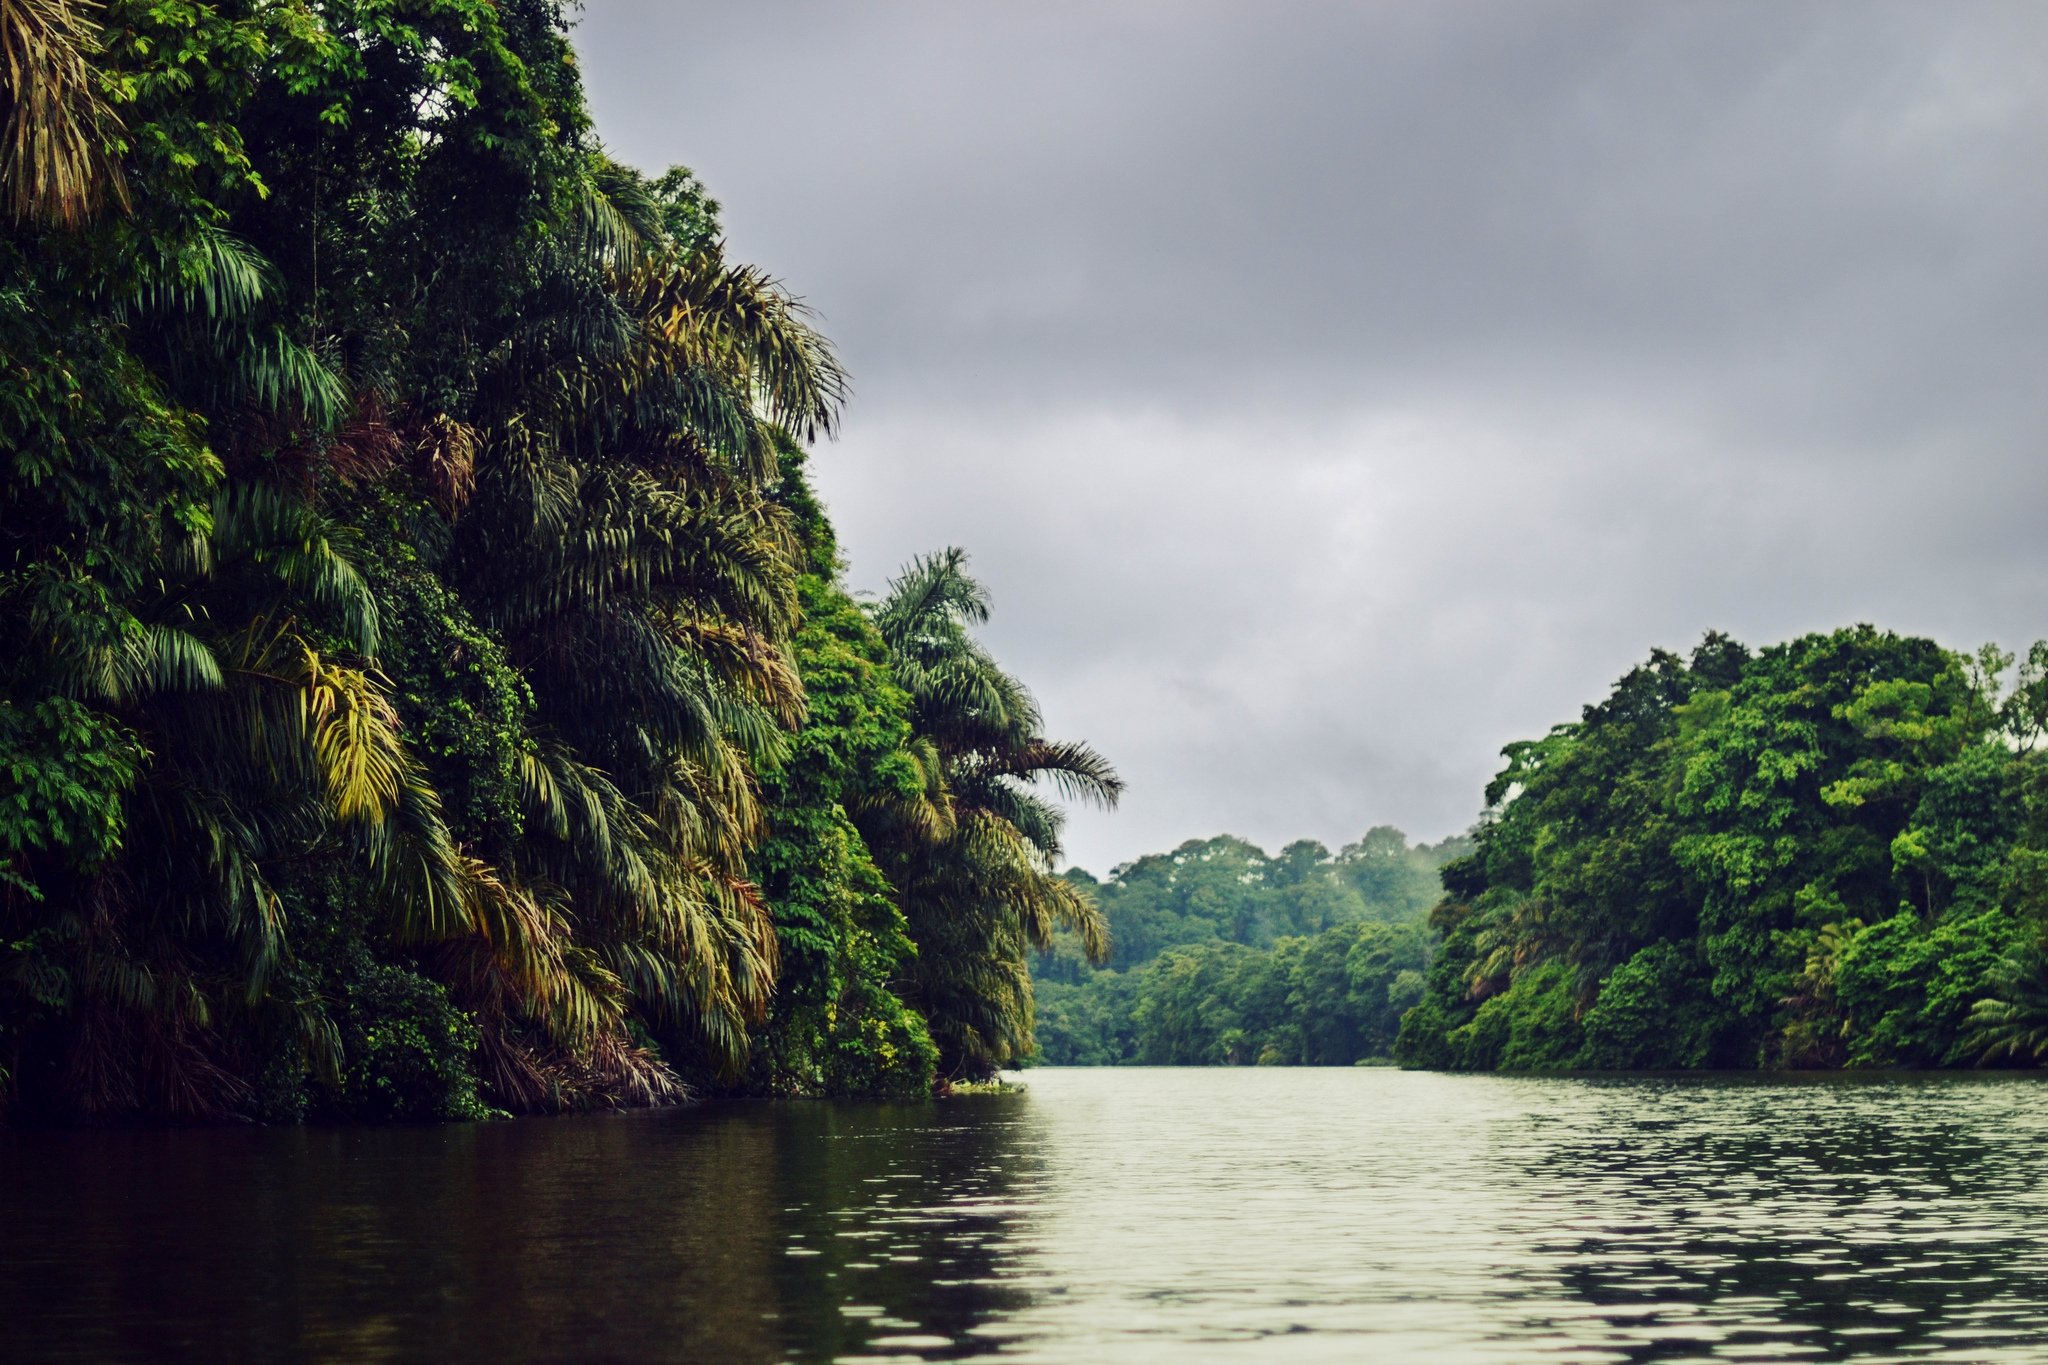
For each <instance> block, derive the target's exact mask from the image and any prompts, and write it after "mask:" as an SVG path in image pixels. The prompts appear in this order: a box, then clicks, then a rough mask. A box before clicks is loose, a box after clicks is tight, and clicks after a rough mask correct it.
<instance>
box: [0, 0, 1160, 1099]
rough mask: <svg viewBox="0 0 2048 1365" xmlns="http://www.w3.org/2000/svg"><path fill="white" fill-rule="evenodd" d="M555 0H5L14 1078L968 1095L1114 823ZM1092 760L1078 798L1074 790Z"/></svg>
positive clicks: (177, 1094) (473, 1089) (780, 294)
mask: <svg viewBox="0 0 2048 1365" xmlns="http://www.w3.org/2000/svg"><path fill="white" fill-rule="evenodd" d="M568 8H569V7H567V6H565V5H564V4H562V3H559V0H282V2H280V0H223V2H222V3H217V4H206V5H164V4H156V3H142V2H141V0H108V3H106V4H104V5H88V4H85V3H82V0H0V48H4V56H5V61H4V62H0V80H4V81H5V85H4V92H0V93H4V104H0V198H4V204H0V362H4V363H0V457H4V459H5V460H6V472H5V477H4V480H0V542H4V550H0V628H4V630H5V632H6V636H7V639H8V642H9V643H8V648H7V650H6V651H5V652H4V656H0V1113H5V1114H9V1115H13V1116H16V1117H33V1118H38V1119H51V1120H80V1119H86V1120H104V1119H112V1118H120V1117H185V1118H222V1117H230V1116H240V1117H255V1118H265V1119H284V1120H291V1119H299V1118H306V1117H355V1118H397V1117H423V1118H425V1117H459V1116H475V1115H480V1114H485V1113H489V1112H494V1111H514V1112H532V1111H547V1110H560V1109H569V1108H579V1107H588V1106H595V1105H620V1104H644V1103H654V1102H660V1101H663V1100H666V1099H671V1098H674V1097H677V1096H679V1095H681V1094H683V1093H684V1092H685V1090H686V1089H688V1088H695V1089H698V1090H712V1091H732V1090H739V1091H750V1092H757V1093H778V1094H786V1093H811V1094H845V1093H900V1094H920V1093H925V1092H927V1091H928V1090H929V1089H931V1088H932V1086H933V1085H934V1083H935V1080H942V1079H944V1078H947V1077H963V1076H978V1075H984V1074H987V1073H988V1072H990V1071H991V1070H992V1069H993V1068H995V1067H996V1066H998V1065H1000V1064H1003V1063H1005V1062H1008V1061H1010V1060H1013V1059H1014V1058H1016V1057H1018V1056H1020V1055H1021V1054H1023V1053H1024V1052H1026V1051H1028V1050H1029V1048H1030V1047H1031V1041H1032V1034H1031V1024H1032V1014H1033V1011H1032V1002H1031V983H1030V979H1029V975H1028V972H1027V969H1026V964H1025V957H1026V953H1027V952H1028V951H1029V950H1030V949H1031V948H1032V947H1033V946H1034V945H1039V944H1046V943H1049V942H1050V941H1051V937H1052V935H1053V933H1054V931H1055V930H1065V931H1068V932H1071V933H1072V934H1073V935H1074V936H1075V938H1076V941H1077V942H1078V943H1080V944H1081V945H1082V950H1083V952H1084V953H1087V954H1094V955H1096V956H1100V955H1101V954H1103V953H1104V952H1105V951H1106V941H1105V935H1104V929H1103V924H1102V920H1101V917H1100V914H1099V912H1098V911H1097V909H1096V907H1095V906H1094V905H1093V903H1092V901H1091V900H1090V896H1089V893H1088V890H1087V888H1085V887H1083V886H1080V885H1077V884H1075V883H1073V882H1070V881H1068V880H1065V879H1063V878H1060V877H1058V876H1055V875H1054V873H1053V868H1054V866H1055V862H1054V860H1055V858H1056V857H1057V855H1058V850H1059V835H1060V813H1059V810H1058V808H1057V807H1056V806H1055V805H1054V804H1053V803H1052V802H1051V801H1050V800H1049V799H1048V796H1049V794H1050V793H1051V792H1053V791H1057V792H1059V793H1063V794H1065V795H1068V796H1078V797H1081V798H1085V799H1094V800H1100V801H1103V802H1113V801H1114V800H1115V798H1116V795H1117V793H1118V791H1119V790H1120V783H1119V781H1118V779H1117V777H1116V774H1115V773H1114V772H1113V771H1112V769H1111V768H1110V767H1109V765H1108V764H1107V763H1106V762H1105V761H1104V760H1103V759H1102V758H1101V756H1099V755H1098V754H1096V753H1095V752H1093V751H1092V750H1090V749H1088V748H1087V747H1086V746H1083V745H1078V744H1071V743H1064V742H1059V741H1055V740H1052V739H1049V738H1047V737H1046V736H1045V735H1044V734H1043V733H1042V725H1041V721H1040V717H1039V714H1038V711H1037V709H1036V707H1035V706H1034V704H1033V703H1032V700H1031V698H1030V695H1029V693H1028V692H1027V691H1026V690H1025V689H1024V687H1023V686H1022V685H1020V684H1019V682H1018V681H1017V680H1016V679H1014V678H1013V677H1011V676H1010V675H1009V674H1007V673H1006V672H1004V671H1003V669H1002V668H1001V667H999V666H998V664H997V663H996V662H995V661H994V660H993V659H991V658H990V657H989V656H988V654H987V653H986V652H985V651H984V650H983V649H982V648H981V646H980V645H979V644H978V643H977V641H976V640H975V637H974V629H975V627H976V626H977V625H978V623H980V622H981V621H982V620H983V619H984V618H985V617H986V614H987V610H988V603H987V600H986V597H985V594H984V593H983V592H982V590H981V588H980V587H979V586H978V585H977V584H976V583H975V581H974V580H973V579H972V578H971V577H970V576H969V574H968V573H967V572H966V569H965V565H964V559H963V556H962V555H961V554H960V553H959V552H958V551H945V552H942V553H939V554H936V555H933V556H930V557H927V558H923V559H920V560H918V561H916V562H914V563H913V564H911V565H909V566H907V567H906V568H905V570H904V571H903V573H902V574H901V575H900V576H899V577H898V578H897V579H895V580H894V581H893V583H892V584H891V587H890V590H889V591H888V592H887V593H886V594H885V595H884V596H883V597H882V598H881V599H880V600H879V601H875V602H872V603H862V602H858V601H856V600H855V599H854V598H853V597H852V596H851V595H850V594H849V593H848V591H847V588H846V586H845V583H844V576H843V572H842V566H841V562H840V559H839V555H838V546H837V544H836V541H835V538H834V536H833V532H832V528H831V526H830V524H829V521H828V520H827V518H826V516H825V514H824V512H823V511H822V509H821V508H820V507H819V505H818V503H817V501H816V499H815V498H814V497H813V495H812V493H811V491H810V487H809V484H808V482H807V478H806V461H807V459H808V454H807V448H808V447H809V446H810V445H811V444H812V443H814V442H815V441H817V440H818V439H819V438H821V437H823V436H826V435H828V434H829V433H830V432H831V431H832V430H833V429H834V427H835V425H836V423H837V422H838V420H839V415H840V411H841V408H842V406H843V404H844V402H845V400H846V398H847V393H848V384H847V379H846V376H845V374H844V373H843V371H842V370H841V368H840V365H839V363H838V360H837V358H836V357H835V355H834V353H833V350H832V348H831V347H830V345H829V344H828V343H827V341H826V339H825V338H824V336H823V335H822V334H821V333H820V332H819V331H818V329H817V328H816V326H815V325H814V322H813V320H812V318H811V317H810V315H809V314H808V313H807V312H806V310H805V309H804V307H803V305H802V303H801V301H800V300H799V299H798V298H797V297H795V296H794V295H792V294H791V293H790V292H789V291H788V290H787V289H786V288H784V287H783V286H782V285H781V284H779V283H778V282H776V281H775V280H774V279H772V278H771V277H769V276H768V275H767V274H765V273H764V272H763V271H761V270H760V269H758V268H756V267H754V266H751V265H747V264H744V263H741V262H737V261H734V260H731V259H729V258H728V256H727V254H726V251H725V248H724V246H723V242H722V237H721V232H720V227H719V205H718V204H717V202H716V201H715V200H714V199H712V198H711V197H710V196H709V195H708V194H707V193H706V191H705V189H704V187H703V186H702V185H701V184H700V183H699V182H698V181H697V179H696V178H695V177H694V176H693V175H692V174H691V173H690V172H689V171H688V170H686V169H684V168H681V167H676V168H671V169H669V170H667V171H665V172H663V173H661V174H659V175H649V174H644V173H642V172H641V171H639V170H636V169H635V168H633V167H630V166H627V165H624V164H622V163H620V162H618V161H617V160H615V159H613V158H612V157H610V156H609V155H608V154H607V153H606V152H605V149H604V147H603V145H602V143H601V142H600V141H599V139H598V137H597V134H596V131H595V130H594V128H593V127H592V123H591V119H590V116H589V113H588V110H587V107H586V105H585V101H584V96H583V91H582V87H581V83H580V79H579V76H578V72H577V66H576V61H575V56H574V52H573V50H572V46H571V42H570V32H569V25H568V22H567V10H568ZM1048 783H1050V784H1051V786H1050V787H1049V786H1048V785H1047V784H1048Z"/></svg>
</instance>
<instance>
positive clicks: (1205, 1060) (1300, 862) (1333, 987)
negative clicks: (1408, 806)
mask: <svg viewBox="0 0 2048 1365" xmlns="http://www.w3.org/2000/svg"><path fill="white" fill-rule="evenodd" d="M1469 848H1470V844H1469V842H1468V841H1466V840H1464V839H1450V840H1446V841H1444V842H1443V843H1441V844H1437V845H1433V846H1432V845H1412V844H1410V843H1409V842H1408V839H1407V837H1406V836H1405V835H1403V834H1402V833H1401V832H1400V831H1399V830H1396V829H1392V828H1390V827H1386V826H1381V827H1379V828H1376V829H1373V830H1370V831H1368V832H1367V833H1366V835H1365V836H1364V837H1363V838H1362V839H1360V840H1359V841H1358V842H1356V843H1354V844H1349V845H1346V846H1345V847H1344V848H1343V849H1341V850H1340V851H1338V852H1337V853H1335V854H1332V853H1331V852H1330V850H1329V849H1328V848H1326V847H1324V846H1323V845H1322V844H1320V843H1317V842H1315V841H1314V840H1307V839H1304V840H1298V841H1296V842H1294V843H1291V844H1289V845H1287V847H1285V848H1284V849H1282V850H1281V851H1280V852H1279V854H1278V855H1276V856H1270V857H1269V856H1268V855H1267V854H1266V853H1264V852H1263V851H1262V850H1260V849H1259V848H1258V847H1256V846H1255V845H1253V844H1250V843H1247V842H1246V841H1244V840H1242V839H1238V838H1235V837H1232V836H1230V835H1223V836H1220V837H1218V838H1214V839H1207V840H1190V841H1189V842H1187V843H1185V844H1182V845H1181V846H1180V847H1179V848H1177V849H1175V850H1174V851H1173V852H1171V853H1160V854H1151V855H1148V856H1146V857H1143V858H1139V859H1138V860H1136V861H1135V862H1131V863H1127V864H1125V865H1124V866H1122V867H1119V868H1117V869H1116V870H1115V871H1114V872H1113V873H1112V874H1111V876H1110V879H1109V880H1108V881H1107V882H1103V883H1097V882H1095V880H1094V879H1093V878H1091V877H1089V876H1088V874H1087V873H1085V872H1080V871H1074V872H1069V873H1068V876H1069V877H1070V878H1071V879H1073V880H1075V881H1077V882H1079V883H1081V884H1082V885H1083V886H1085V887H1086V888H1087V889H1088V890H1089V892H1090V893H1091V894H1092V896H1093V897H1094V899H1095V900H1096V902H1097V903H1098V904H1099V905H1100V907H1101V909H1102V913H1103V916H1104V918H1105V920H1106V922H1107V924H1108V927H1109V933H1110V945H1111V946H1110V954H1109V957H1108V960H1107V961H1106V962H1104V963H1101V964H1093V963H1091V962H1090V961H1089V960H1088V957H1087V954H1086V952H1085V951H1084V945H1083V944H1081V943H1080V942H1079V941H1078V940H1077V939H1076V938H1075V937H1074V936H1073V935H1070V934H1062V935H1058V936H1056V938H1055V941H1054V945H1053V947H1052V948H1051V949H1050V950H1048V951H1046V952H1043V953H1040V954H1039V955H1038V956H1037V957H1036V958H1035V959H1034V972H1035V974H1036V977H1037V986H1036V991H1037V1006H1038V1028H1037V1034H1038V1044H1039V1050H1038V1052H1037V1054H1036V1060H1038V1061H1041V1062H1046V1063H1051V1064H1056V1065H1069V1066H1114V1065H1120V1064H1142V1065H1152V1066H1221V1065H1251V1064H1266V1065H1276V1064H1277V1065H1308V1066H1350V1065H1352V1064H1354V1063H1356V1062H1360V1061H1367V1060H1382V1059H1385V1058H1386V1057H1388V1055H1389V1054H1390V1053H1391V1051H1392V1049H1393V1044H1394V1038H1395V1033H1396V1030H1397V1029H1398V1027H1399V1024H1400V1020H1401V1016H1402V1014H1403V1012H1404V1011H1406V1010H1407V1009H1408V1008H1409V1007H1410V1006H1412V1005H1414V1004H1415V1003H1416V1002H1417V1001H1418V1000H1420V999H1421V998H1422V993H1423V969H1424V968H1425V966H1426V965H1427V949H1428V939H1429V931H1428V928H1427V926H1426V925H1425V924H1424V922H1423V917H1424V915H1425V914H1426V912H1427V911H1428V909H1429V907H1430V906H1431V905H1433V904H1435V903H1436V901H1437V900H1438V899H1439V897H1440V895H1441V892H1440V890H1439V886H1438V869H1439V867H1440V866H1441V865H1442V864H1443V863H1444V862H1445V860H1447V859H1450V858H1453V857H1456V856H1459V855H1460V854H1461V853H1464V852H1466V851H1468V850H1469Z"/></svg>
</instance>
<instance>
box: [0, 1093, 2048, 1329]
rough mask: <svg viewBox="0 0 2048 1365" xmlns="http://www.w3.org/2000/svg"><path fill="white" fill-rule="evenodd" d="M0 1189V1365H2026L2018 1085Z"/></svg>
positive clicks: (198, 1171)
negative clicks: (1766, 1362)
mask: <svg viewBox="0 0 2048 1365" xmlns="http://www.w3.org/2000/svg"><path fill="white" fill-rule="evenodd" d="M0 1175H4V1180H0V1356H7V1357H8V1358H10V1359H18V1360H26V1359H46V1358H48V1359H77V1360H95V1361H97V1360H107V1359H125V1358H138V1357H143V1356H160V1355H168V1354H176V1355H181V1356H184V1357H187V1358H204V1359H231V1358H232V1359H251V1358H272V1359H275V1358H303V1357H309V1356H319V1357H353V1358H392V1359H428V1358H431V1359H446V1360H505V1359H529V1358H538V1359H560V1358H588V1359H678V1360H702V1361H717V1362H725V1361H734V1362H745V1361H755V1360H762V1361H765V1360H781V1359H797V1360H829V1359H849V1358H852V1359H863V1360H866V1359H886V1358H892V1357H894V1358H902V1359H923V1360H933V1359H941V1360H943V1359H965V1358H972V1357H977V1356H986V1355H998V1354H1000V1355H1002V1356H1005V1357H1009V1358H1014V1359H1018V1360H1048V1361H1089V1360H1108V1361H1123V1360H1132V1361H1138V1360H1142V1361H1162V1362H1164V1361H1173V1362H1180V1361H1203V1360H1217V1361H1233V1362H1237V1361H1242V1362H1254V1361H1256V1362H1265V1361H1307V1360H1315V1361H1322V1360H1332V1361H1337V1360H1344V1361H1349V1360H1367V1359H1370V1360H1411V1359H1412V1360H1428V1361H1431V1362H1455V1361H1463V1360H1531V1359H1536V1358H1539V1357H1540V1358H1542V1359H1546V1360H1611V1361H1678V1360H1723V1359H1729V1360H1733V1359H1752V1360H1753V1359H1760V1358H1761V1359H1775V1358H1786V1359H1809V1360H1848V1359H1856V1360H1888V1359H1911V1360H1927V1359H1965V1360H1973V1361H1983V1360H1996V1359H2008V1358H2009V1359H2014V1360H2043V1359H2048V1089H2044V1088H2043V1086H2042V1084H2041V1083H2039V1082H2037V1081H2035V1080H2034V1079H2033V1078H2030V1077H2018V1076H1983V1075H1965V1076H1945V1077H1882V1078H1880V1077H1834V1078H1828V1079H1793V1080H1762V1079H1749V1078H1628V1079H1605V1078H1603V1079H1576V1078H1559V1079H1522V1078H1507V1077H1490V1076H1485V1077H1482V1076H1436V1075H1424V1074H1409V1073H1402V1072H1395V1071H1385V1070H1373V1069H1358V1070H1350V1071H1344V1070H1283V1069H1267V1070H1234V1069H1233V1070H1224V1069H1216V1070H1147V1069H1134V1070H1102V1071H1088V1070H1045V1071H1034V1072H1031V1073H1028V1076H1027V1088H1026V1089H1025V1090H1024V1091H1023V1092H1022V1093H1016V1094H1006V1095H991V1096H967V1097H961V1098H957V1099H953V1100H947V1101H941V1102H933V1103H927V1104H871V1103H826V1102H796V1103H736V1104H710V1105H703V1106H699V1107H696V1108H691V1109H682V1110H668V1111H661V1112H654V1113H635V1114H610V1115H598V1116H591V1117H584V1118H569V1119H531V1120H520V1121H517V1122H507V1123H495V1124H476V1125H449V1126H437V1127H425V1128H383V1129H376V1128H309V1129H253V1128H251V1129H230V1130H223V1129H210V1130H187V1131H113V1132H87V1133H54V1132H29V1133H11V1134H8V1133H0Z"/></svg>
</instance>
